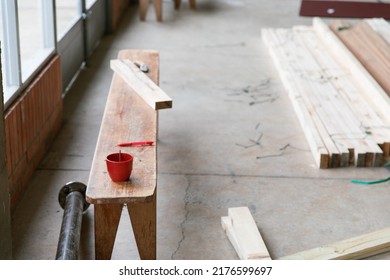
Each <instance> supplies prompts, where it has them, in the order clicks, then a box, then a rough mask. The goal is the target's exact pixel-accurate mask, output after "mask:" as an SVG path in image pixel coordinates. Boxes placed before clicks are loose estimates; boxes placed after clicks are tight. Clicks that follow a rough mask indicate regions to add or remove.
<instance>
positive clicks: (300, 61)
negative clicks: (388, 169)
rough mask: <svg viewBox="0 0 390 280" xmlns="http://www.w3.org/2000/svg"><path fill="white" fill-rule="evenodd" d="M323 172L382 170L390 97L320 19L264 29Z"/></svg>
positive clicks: (389, 149)
mask: <svg viewBox="0 0 390 280" xmlns="http://www.w3.org/2000/svg"><path fill="white" fill-rule="evenodd" d="M262 37H263V41H264V43H265V44H266V46H267V47H268V49H269V52H270V54H271V56H272V58H273V61H274V63H275V64H276V66H277V69H278V71H279V74H280V76H281V78H282V81H283V84H284V86H285V88H286V90H287V92H288V94H289V97H290V100H291V102H292V104H293V106H294V109H295V112H296V114H297V116H298V119H299V121H300V123H301V126H302V128H303V130H304V133H305V136H306V138H307V141H308V143H309V145H310V148H311V150H312V153H313V156H314V159H315V161H316V163H317V165H318V167H320V168H335V167H346V166H350V165H355V166H358V167H372V166H382V165H383V163H384V162H385V161H386V160H387V157H389V154H390V114H389V112H390V98H389V96H387V94H386V92H385V91H384V90H383V88H382V87H380V86H379V85H378V83H377V82H376V80H375V79H374V78H373V77H372V76H371V75H370V74H369V73H368V72H367V70H366V69H365V68H364V67H363V66H362V65H361V64H360V62H359V61H358V60H357V59H356V57H355V56H354V55H353V54H352V53H351V52H350V51H349V49H348V48H347V47H346V46H345V45H344V44H343V43H342V42H341V41H340V40H339V39H338V37H337V36H336V35H335V33H333V32H332V30H331V29H330V28H329V27H328V26H327V25H326V24H325V23H324V22H323V21H322V20H321V19H319V18H314V20H313V25H312V26H294V27H292V28H289V29H281V28H280V29H270V28H266V29H263V30H262Z"/></svg>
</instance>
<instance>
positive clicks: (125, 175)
mask: <svg viewBox="0 0 390 280" xmlns="http://www.w3.org/2000/svg"><path fill="white" fill-rule="evenodd" d="M106 165H107V171H108V175H109V176H110V178H111V180H112V181H114V182H124V181H127V180H129V178H130V175H131V171H132V170H133V156H132V155H130V154H127V153H113V154H109V155H108V156H107V158H106Z"/></svg>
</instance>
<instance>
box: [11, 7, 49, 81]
mask: <svg viewBox="0 0 390 280" xmlns="http://www.w3.org/2000/svg"><path fill="white" fill-rule="evenodd" d="M50 3H51V0H34V1H31V0H18V17H19V42H20V57H21V65H22V80H23V81H24V80H26V79H27V78H28V77H29V76H30V75H31V73H32V72H33V71H35V69H36V68H37V67H38V66H39V65H40V64H41V63H42V62H43V61H44V60H45V59H46V58H47V56H48V55H49V54H50V53H51V52H52V51H53V50H54V42H52V44H48V45H47V44H45V35H47V34H45V32H53V29H52V28H50V26H47V25H46V23H47V22H48V21H47V17H51V18H52V17H53V15H52V13H51V14H47V11H49V12H50V9H45V7H46V6H45V5H50ZM44 11H46V12H44ZM49 38H54V36H53V34H50V36H49Z"/></svg>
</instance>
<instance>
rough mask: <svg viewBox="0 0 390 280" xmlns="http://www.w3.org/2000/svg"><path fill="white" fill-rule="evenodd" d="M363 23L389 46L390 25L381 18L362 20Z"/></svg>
mask: <svg viewBox="0 0 390 280" xmlns="http://www.w3.org/2000/svg"><path fill="white" fill-rule="evenodd" d="M364 21H365V22H366V23H367V24H368V25H370V27H371V28H372V29H373V30H374V31H375V32H376V33H378V34H379V35H380V36H382V38H383V39H384V40H385V41H386V42H387V43H388V44H390V23H388V22H387V21H386V20H384V19H383V18H371V19H364Z"/></svg>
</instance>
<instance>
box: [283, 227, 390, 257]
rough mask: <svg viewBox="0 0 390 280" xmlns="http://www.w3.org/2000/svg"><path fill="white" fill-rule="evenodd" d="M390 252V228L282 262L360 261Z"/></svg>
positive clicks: (312, 250) (314, 249)
mask: <svg viewBox="0 0 390 280" xmlns="http://www.w3.org/2000/svg"><path fill="white" fill-rule="evenodd" d="M389 251H390V228H385V229H383V230H379V231H376V232H372V233H368V234H364V235H361V236H357V237H353V238H350V239H346V240H343V241H340V242H335V243H332V244H329V245H325V246H321V247H317V248H313V249H310V250H307V251H303V252H299V253H296V254H292V255H289V256H285V257H282V258H280V260H358V259H363V258H368V257H371V256H375V255H378V254H381V253H385V252H389Z"/></svg>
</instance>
